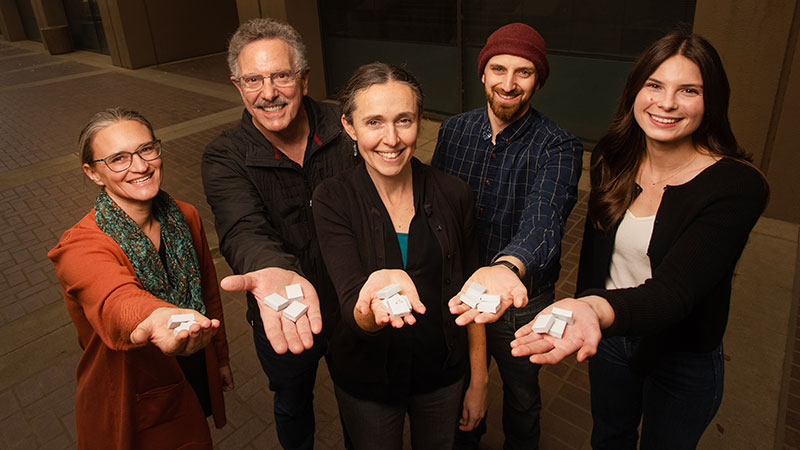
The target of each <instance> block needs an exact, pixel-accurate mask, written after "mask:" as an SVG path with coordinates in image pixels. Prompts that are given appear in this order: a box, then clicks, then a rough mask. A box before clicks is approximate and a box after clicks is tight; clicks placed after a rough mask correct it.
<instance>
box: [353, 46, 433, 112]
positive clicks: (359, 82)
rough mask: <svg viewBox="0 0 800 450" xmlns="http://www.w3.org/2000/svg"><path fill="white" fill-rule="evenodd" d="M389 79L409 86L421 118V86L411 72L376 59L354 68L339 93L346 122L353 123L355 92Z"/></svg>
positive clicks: (383, 82) (384, 82) (386, 81)
mask: <svg viewBox="0 0 800 450" xmlns="http://www.w3.org/2000/svg"><path fill="white" fill-rule="evenodd" d="M390 81H396V82H398V83H403V84H405V85H406V86H408V87H409V88H411V92H413V93H414V100H416V103H417V117H418V118H420V119H421V118H422V87H421V86H420V84H419V81H417V79H416V78H414V75H412V74H411V72H409V71H408V70H406V69H404V68H402V67H400V66H395V65H394V64H386V63H382V62H378V61H376V62H373V63H370V64H366V65H363V66H361V67H359V68H358V69H356V71H355V72H353V75H351V76H350V79H349V80H347V83H346V84H345V85H344V88H342V92H341V93H340V94H339V104H340V108H341V111H342V115H343V116H344V118H345V120H347V123H350V124H352V123H353V111H355V109H356V94H358V93H359V92H361V91H363V90H364V89H367V88H369V87H370V86H372V85H374V84H386V83H388V82H390Z"/></svg>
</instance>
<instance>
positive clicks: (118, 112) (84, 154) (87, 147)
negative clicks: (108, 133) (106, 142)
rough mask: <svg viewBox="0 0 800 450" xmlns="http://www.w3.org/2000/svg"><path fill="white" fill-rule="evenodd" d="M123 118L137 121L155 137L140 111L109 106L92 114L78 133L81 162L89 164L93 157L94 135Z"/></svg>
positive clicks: (123, 119) (151, 127)
mask: <svg viewBox="0 0 800 450" xmlns="http://www.w3.org/2000/svg"><path fill="white" fill-rule="evenodd" d="M125 120H133V121H135V122H139V123H141V124H142V125H144V126H145V127H147V130H148V131H150V136H152V138H153V139H155V138H156V135H155V133H154V132H153V126H152V125H150V122H149V121H148V120H147V119H145V118H144V116H143V115H141V114H140V113H138V112H136V111H133V110H131V109H127V108H123V107H121V106H118V107H116V108H109V109H105V110H103V111H100V112H99V113H97V114H95V115H93V116H92V118H91V119H89V122H87V123H86V125H84V127H83V129H82V130H81V134H80V135H78V151H79V152H80V157H81V164H84V163H85V164H90V163H91V162H92V160H93V159H94V149H93V148H92V140H94V137H95V135H97V133H99V132H100V131H101V130H103V129H104V128H106V127H108V126H109V125H113V124H115V123H117V122H122V121H125Z"/></svg>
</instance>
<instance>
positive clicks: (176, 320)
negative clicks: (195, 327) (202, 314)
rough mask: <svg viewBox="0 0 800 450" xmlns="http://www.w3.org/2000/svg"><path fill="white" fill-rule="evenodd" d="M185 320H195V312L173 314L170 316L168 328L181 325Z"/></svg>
mask: <svg viewBox="0 0 800 450" xmlns="http://www.w3.org/2000/svg"><path fill="white" fill-rule="evenodd" d="M183 322H194V314H192V313H188V314H173V315H171V316H169V322H167V328H169V329H170V330H172V329H173V328H175V327H177V326H180V324H182V323H183Z"/></svg>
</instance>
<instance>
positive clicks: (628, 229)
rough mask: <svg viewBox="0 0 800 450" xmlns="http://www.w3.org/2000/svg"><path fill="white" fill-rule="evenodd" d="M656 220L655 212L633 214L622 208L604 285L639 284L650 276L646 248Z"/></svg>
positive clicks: (619, 286) (625, 286)
mask: <svg viewBox="0 0 800 450" xmlns="http://www.w3.org/2000/svg"><path fill="white" fill-rule="evenodd" d="M655 220H656V216H649V217H636V216H634V215H633V214H632V213H631V212H630V210H626V211H625V217H623V218H622V222H620V224H619V228H617V236H616V238H615V239H614V253H613V254H612V255H611V267H610V269H609V273H608V279H607V280H606V289H622V288H629V287H635V286H639V285H640V284H642V283H644V282H645V280H647V279H648V278H650V277H652V276H653V274H652V272H651V271H650V257H649V256H647V248H648V247H649V246H650V236H651V235H652V234H653V224H654V223H655Z"/></svg>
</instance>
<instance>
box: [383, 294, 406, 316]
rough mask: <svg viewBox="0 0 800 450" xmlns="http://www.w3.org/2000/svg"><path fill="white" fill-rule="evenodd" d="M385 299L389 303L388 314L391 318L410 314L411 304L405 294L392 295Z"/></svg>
mask: <svg viewBox="0 0 800 450" xmlns="http://www.w3.org/2000/svg"><path fill="white" fill-rule="evenodd" d="M386 301H387V303H389V314H390V315H391V316H392V318H393V319H394V318H395V317H403V316H407V315H409V314H411V304H410V303H409V301H408V297H406V296H405V295H393V296H392V297H391V298H389V299H387V300H386Z"/></svg>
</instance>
